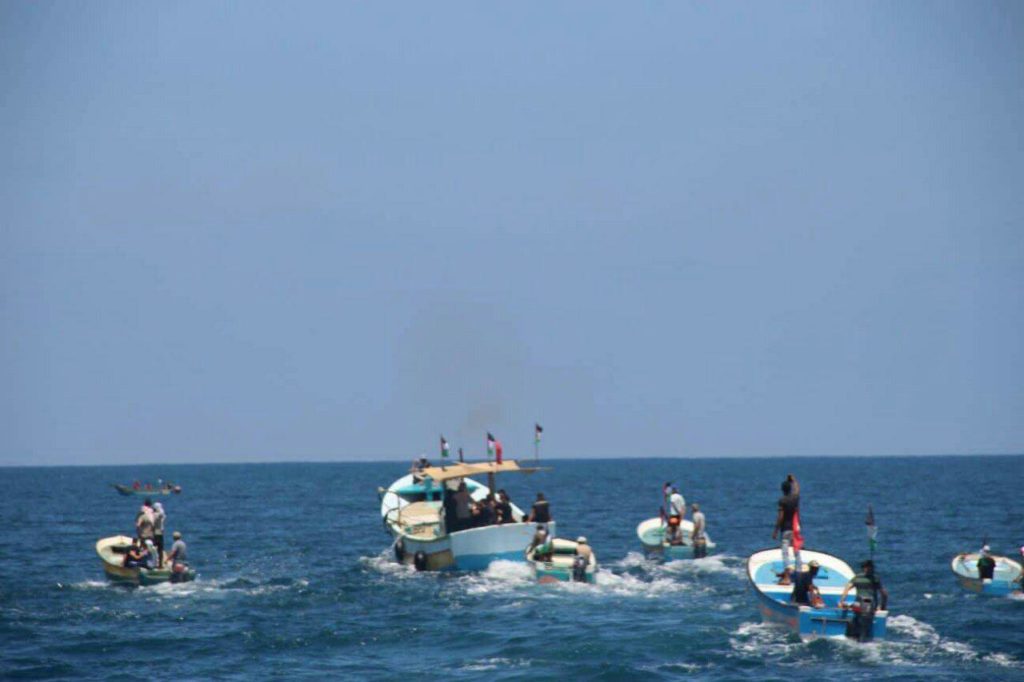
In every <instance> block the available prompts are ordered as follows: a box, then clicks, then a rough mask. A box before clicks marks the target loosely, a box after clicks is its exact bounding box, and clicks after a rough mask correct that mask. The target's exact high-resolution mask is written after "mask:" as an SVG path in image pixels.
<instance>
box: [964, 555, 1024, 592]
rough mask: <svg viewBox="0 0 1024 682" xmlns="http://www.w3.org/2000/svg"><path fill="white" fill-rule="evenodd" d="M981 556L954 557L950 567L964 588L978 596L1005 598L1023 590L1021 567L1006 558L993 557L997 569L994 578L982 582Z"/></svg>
mask: <svg viewBox="0 0 1024 682" xmlns="http://www.w3.org/2000/svg"><path fill="white" fill-rule="evenodd" d="M980 556H981V555H979V554H958V555H956V556H955V557H953V562H952V564H951V565H950V567H951V568H952V569H953V573H954V574H955V575H956V579H957V581H958V582H959V583H960V585H962V586H963V587H965V588H967V589H968V590H970V591H972V592H977V593H978V594H984V595H991V596H994V597H1005V596H1006V595H1008V594H1010V593H1012V592H1018V591H1020V590H1021V583H1020V582H1019V581H1020V577H1021V571H1022V568H1021V565H1020V564H1019V563H1017V562H1016V561H1014V560H1013V559H1008V558H1006V557H1004V556H994V555H993V556H992V558H993V559H995V561H996V568H995V571H994V572H993V575H992V578H986V579H985V580H982V579H981V577H980V576H979V574H978V559H979V558H980Z"/></svg>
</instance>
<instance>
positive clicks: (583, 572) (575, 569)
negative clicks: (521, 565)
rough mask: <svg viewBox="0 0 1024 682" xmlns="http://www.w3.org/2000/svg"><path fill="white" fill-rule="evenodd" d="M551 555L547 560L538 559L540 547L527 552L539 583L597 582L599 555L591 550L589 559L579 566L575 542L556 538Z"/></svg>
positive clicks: (552, 544)
mask: <svg viewBox="0 0 1024 682" xmlns="http://www.w3.org/2000/svg"><path fill="white" fill-rule="evenodd" d="M550 545H551V555H550V558H547V559H546V560H543V561H542V560H539V559H537V558H536V554H537V551H538V550H539V549H541V548H540V547H531V548H529V549H528V550H527V551H526V560H527V561H528V562H529V564H530V566H531V567H533V572H534V575H535V576H536V577H537V582H539V583H557V582H561V583H569V582H575V583H590V584H593V583H594V582H596V580H597V578H596V576H597V554H595V553H594V552H593V550H591V552H590V556H589V558H588V559H587V560H586V561H585V562H580V563H579V564H577V561H576V560H577V554H576V548H577V547H578V546H579V545H578V543H577V542H576V541H574V540H566V539H563V538H554V539H553V540H551V543H550Z"/></svg>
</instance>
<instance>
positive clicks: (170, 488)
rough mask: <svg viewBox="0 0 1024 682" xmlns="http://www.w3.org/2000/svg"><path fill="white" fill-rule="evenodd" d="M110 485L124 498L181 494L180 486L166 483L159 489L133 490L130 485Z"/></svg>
mask: <svg viewBox="0 0 1024 682" xmlns="http://www.w3.org/2000/svg"><path fill="white" fill-rule="evenodd" d="M110 485H112V486H113V487H114V490H116V491H117V492H119V493H121V494H122V495H126V496H127V495H170V494H172V493H173V494H175V495H177V494H178V493H180V492H181V486H180V485H172V484H170V483H168V484H167V485H164V486H161V487H159V488H134V487H132V486H130V485H121V484H120V483H111V484H110Z"/></svg>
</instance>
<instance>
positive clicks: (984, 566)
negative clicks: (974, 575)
mask: <svg viewBox="0 0 1024 682" xmlns="http://www.w3.org/2000/svg"><path fill="white" fill-rule="evenodd" d="M995 575H996V560H995V559H993V558H992V549H991V548H990V547H989V546H988V545H985V546H984V547H982V548H981V556H979V557H978V577H979V578H981V579H982V580H992V578H994V577H995Z"/></svg>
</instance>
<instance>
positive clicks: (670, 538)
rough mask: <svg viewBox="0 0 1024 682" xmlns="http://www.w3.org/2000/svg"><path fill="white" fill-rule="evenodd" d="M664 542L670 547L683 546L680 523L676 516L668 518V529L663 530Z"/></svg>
mask: <svg viewBox="0 0 1024 682" xmlns="http://www.w3.org/2000/svg"><path fill="white" fill-rule="evenodd" d="M665 542H666V543H668V544H670V545H681V544H683V529H682V522H681V521H680V520H679V517H678V516H670V517H668V528H666V529H665Z"/></svg>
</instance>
